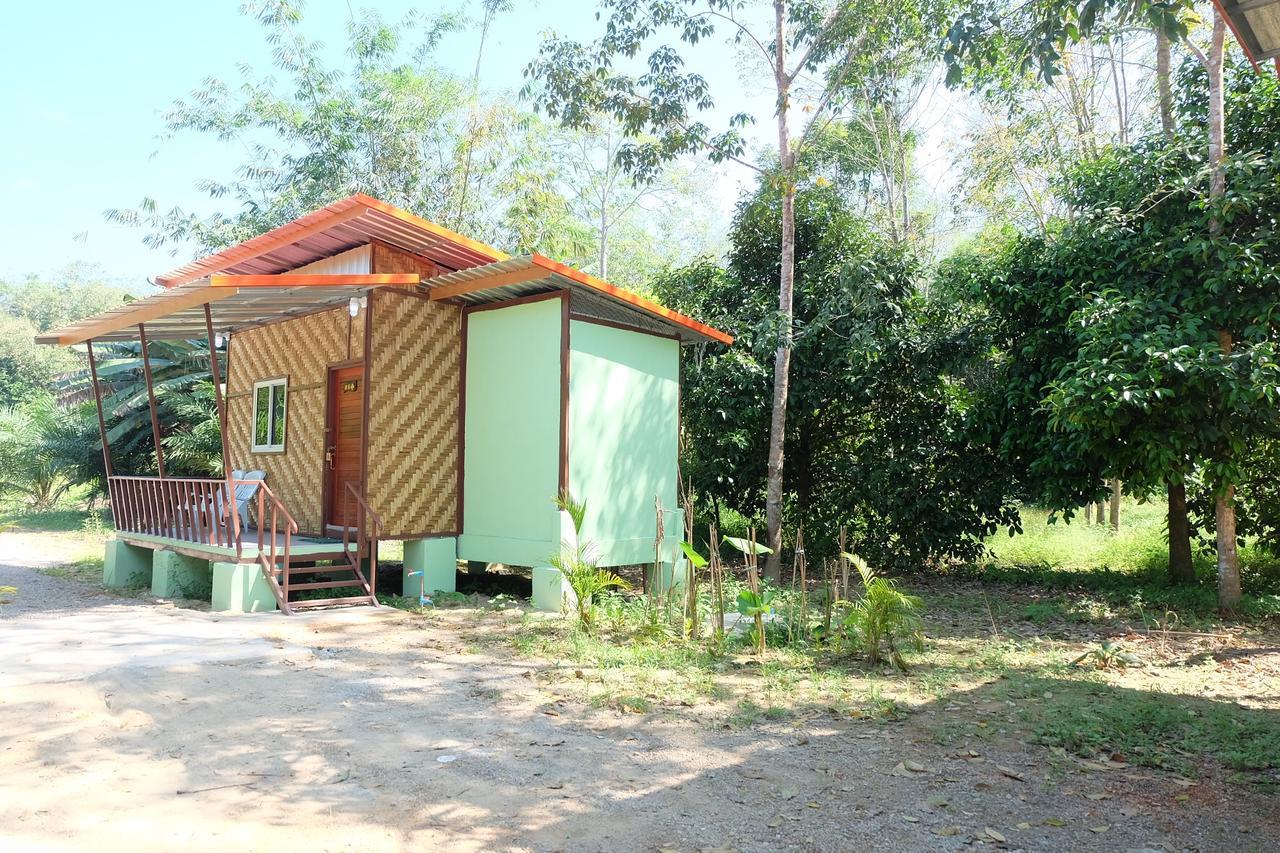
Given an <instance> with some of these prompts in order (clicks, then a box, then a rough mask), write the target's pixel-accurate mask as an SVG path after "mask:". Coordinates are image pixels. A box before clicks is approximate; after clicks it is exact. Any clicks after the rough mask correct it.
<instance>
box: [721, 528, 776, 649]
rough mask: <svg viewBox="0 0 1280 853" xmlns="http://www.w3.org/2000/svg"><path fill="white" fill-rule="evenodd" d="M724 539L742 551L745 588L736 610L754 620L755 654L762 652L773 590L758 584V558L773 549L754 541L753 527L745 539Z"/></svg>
mask: <svg viewBox="0 0 1280 853" xmlns="http://www.w3.org/2000/svg"><path fill="white" fill-rule="evenodd" d="M724 541H726V542H728V543H729V544H730V545H732V546H733V547H735V548H737V549H738V550H739V551H741V552H742V555H743V556H744V557H745V558H746V562H747V588H746V589H744V590H742V592H740V593H738V612H739V613H741V614H742V615H743V616H750V617H751V618H752V619H753V620H754V621H755V641H756V654H760V655H763V654H764V617H765V615H766V614H769V613H772V612H773V603H772V602H773V592H772V591H771V590H765V589H762V587H761V584H760V572H759V559H760V555H761V554H772V553H773V549H772V548H769V547H767V546H764V545H761V544H760V543H759V542H757V541H756V531H755V528H754V527H753V528H751V530H750V532H749V533H748V538H747V539H739V538H738V537H736V536H726V537H725V538H724Z"/></svg>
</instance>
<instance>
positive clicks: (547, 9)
mask: <svg viewBox="0 0 1280 853" xmlns="http://www.w3.org/2000/svg"><path fill="white" fill-rule="evenodd" d="M240 5H241V4H240V1H239V0H199V2H196V0H177V2H175V0H168V2H159V0H126V2H117V3H103V2H101V0H94V2H87V0H71V2H66V0H63V2H41V3H21V4H16V3H15V4H11V5H10V6H9V7H8V8H6V11H5V16H6V23H7V25H8V26H7V27H6V29H7V30H8V33H9V38H8V39H7V40H6V44H5V45H4V48H3V50H2V51H0V115H4V116H7V117H8V118H9V121H8V122H7V123H6V125H7V126H6V128H5V129H4V130H3V131H2V132H0V198H4V199H6V200H7V201H8V202H9V203H8V204H4V205H0V280H4V279H8V280H15V279H21V278H23V277H24V276H26V275H28V274H42V275H54V274H56V273H57V272H58V271H59V270H61V269H63V268H65V267H66V266H67V265H68V264H71V263H76V262H80V263H89V264H96V265H99V266H100V268H101V271H102V272H103V274H104V275H105V276H106V278H107V279H108V280H110V281H112V282H114V283H117V284H120V285H123V286H127V287H131V288H133V289H135V290H136V289H138V288H143V289H145V288H146V283H145V282H146V279H148V278H151V277H154V276H156V275H158V274H160V273H163V272H164V271H165V270H167V269H170V268H172V267H174V266H176V265H178V264H180V263H182V262H184V261H185V260H187V259H189V257H190V250H188V249H185V248H181V249H179V252H178V254H177V255H176V256H175V255H173V254H171V249H170V248H168V247H166V248H165V249H152V248H149V247H147V246H145V245H144V244H143V242H142V236H143V231H142V230H141V229H138V228H130V227H126V226H122V225H117V224H113V223H110V222H108V221H107V220H106V218H105V216H104V212H105V211H106V210H108V209H110V208H130V207H134V206H136V205H137V204H138V203H139V202H140V201H141V200H142V199H143V198H144V197H151V198H154V199H156V201H157V203H158V204H159V205H160V206H161V208H162V209H167V208H169V207H172V206H178V207H181V208H183V209H186V210H194V211H196V212H198V213H202V214H208V213H211V212H213V211H214V210H215V209H216V207H215V204H216V203H215V202H213V201H211V200H210V199H208V197H207V196H205V195H204V194H203V193H202V192H201V191H200V190H199V189H198V188H197V187H196V181H197V180H198V179H200V178H222V177H228V176H230V174H231V172H232V170H233V168H234V167H235V165H237V163H238V162H239V160H240V159H241V152H240V151H239V150H237V149H235V148H233V147H231V146H229V145H227V144H226V143H220V142H218V141H217V140H214V139H211V138H206V137H203V136H194V135H190V134H186V135H181V136H178V137H174V138H164V137H165V129H164V120H163V113H164V110H165V109H166V107H167V106H168V105H169V104H171V103H172V102H173V101H174V100H175V99H178V98H181V97H183V96H185V95H186V94H187V93H189V92H190V91H191V90H192V89H193V88H195V87H197V86H199V85H200V83H201V81H202V80H204V79H205V78H207V77H219V78H222V79H224V80H227V81H229V82H231V81H235V80H238V79H240V74H239V71H238V70H237V69H238V67H239V66H240V65H241V64H242V63H247V64H248V65H250V66H253V67H254V69H255V70H257V71H259V72H263V73H265V72H267V71H269V70H270V54H269V47H268V46H267V45H266V43H265V42H264V40H263V38H262V35H261V28H260V26H259V25H258V24H257V22H256V21H254V20H253V19H252V18H250V17H247V16H245V15H242V14H241V13H240V11H239V9H240ZM514 7H515V8H514V9H513V10H512V11H510V12H507V13H505V14H502V15H500V16H499V17H498V18H497V19H496V21H495V23H494V26H493V28H492V30H491V33H490V36H489V42H488V43H487V45H486V48H485V64H484V68H483V71H482V76H481V85H482V87H483V88H484V89H485V90H487V91H490V92H512V93H514V92H515V91H516V90H518V89H519V87H520V86H521V84H522V82H523V80H522V71H523V69H524V67H525V65H526V64H527V62H528V61H529V60H530V59H531V58H532V57H533V55H534V53H535V51H536V50H537V46H538V43H539V41H540V35H541V34H542V33H545V32H547V31H548V30H551V29H554V30H556V31H558V32H559V33H560V34H562V35H567V36H571V37H575V38H581V39H589V38H590V37H592V36H593V35H594V34H595V33H597V32H599V29H600V26H601V25H600V23H599V22H598V21H596V20H595V16H594V3H592V2H590V0H515V2H514ZM353 8H354V9H355V10H357V11H358V10H359V9H362V8H376V9H378V10H379V11H381V12H382V13H383V14H384V17H386V18H387V19H396V18H398V17H400V16H401V15H402V14H403V13H404V12H405V11H407V10H408V9H409V8H417V9H420V10H422V11H424V12H427V13H432V12H438V11H463V12H468V13H470V14H472V15H474V16H476V17H477V18H478V16H479V5H478V3H471V4H468V3H466V2H465V0H455V2H445V3H441V2H438V0H436V1H435V2H432V0H421V2H417V3H414V2H409V0H365V2H360V0H351V2H350V3H348V2H346V0H337V2H335V0H312V2H310V3H307V4H305V5H304V11H305V17H304V23H303V26H304V31H305V32H306V33H307V35H308V36H309V37H310V38H312V39H313V40H318V41H321V42H323V43H324V44H325V49H326V51H327V52H328V57H329V58H330V59H331V60H333V61H337V60H338V58H339V52H340V51H341V50H342V44H343V41H344V36H345V33H344V27H345V25H346V23H347V21H348V20H349V17H350V15H351V14H352V9H353ZM478 38H479V36H478V28H472V29H470V30H469V31H467V32H464V33H459V34H457V35H455V36H451V37H450V38H449V40H447V41H446V42H445V43H444V45H443V46H442V49H441V50H440V51H439V57H440V59H441V60H442V61H443V62H444V64H445V65H446V66H447V67H450V68H451V69H452V70H455V71H457V72H458V73H460V74H467V75H469V74H470V73H471V71H472V69H473V67H474V63H475V52H476V47H477V43H478ZM690 60H691V63H692V62H696V64H697V70H699V71H700V72H702V73H704V74H705V75H706V76H707V77H708V79H709V82H710V83H711V89H712V91H713V92H717V93H721V94H722V97H721V98H720V100H719V101H718V103H717V110H716V111H717V113H720V114H721V115H727V114H728V113H730V112H731V111H736V110H738V109H743V108H745V109H747V110H750V111H752V112H755V113H757V114H758V115H761V116H765V117H767V116H768V115H769V114H770V113H771V111H772V99H771V97H770V95H769V91H768V90H769V88H770V85H769V82H768V81H765V80H762V79H760V78H759V77H758V76H754V75H752V74H749V73H746V72H744V70H743V69H744V68H749V67H751V63H750V62H748V61H746V58H745V57H744V56H743V55H742V53H741V49H740V48H734V47H733V46H731V45H727V44H725V43H723V41H721V40H716V41H714V42H708V43H703V44H701V45H699V46H698V48H697V49H696V51H692V52H690ZM724 93H729V94H730V95H731V97H728V98H726V97H723V94H724ZM754 133H755V134H756V136H757V137H758V138H759V140H760V144H761V145H762V146H763V145H765V144H767V142H768V140H769V139H770V138H771V135H772V131H771V126H770V124H769V123H765V124H764V125H763V126H757V127H756V129H755V131H754ZM941 138H942V136H941V135H940V134H939V133H934V134H933V136H932V140H933V141H932V142H931V143H930V144H929V145H927V146H926V151H925V152H923V153H924V154H925V155H926V160H931V161H936V160H937V158H938V154H939V151H940V150H941V149H939V148H938V145H940V144H941V142H940V140H941ZM931 149H933V153H932V154H930V150H931ZM928 169H929V167H928V166H927V165H926V171H928ZM747 180H749V174H748V173H746V171H745V170H741V169H739V170H737V171H736V172H735V171H734V170H730V171H728V172H726V173H725V174H724V175H723V177H722V180H721V181H720V182H719V192H718V196H719V200H720V202H721V203H722V205H725V206H728V205H730V204H731V203H732V200H733V199H734V198H736V197H737V195H738V192H739V190H740V189H741V188H742V187H743V186H744V185H745V182H746V181H747ZM227 212H232V211H227Z"/></svg>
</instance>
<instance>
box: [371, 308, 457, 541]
mask: <svg viewBox="0 0 1280 853" xmlns="http://www.w3.org/2000/svg"><path fill="white" fill-rule="evenodd" d="M371 309H372V311H373V351H372V353H371V354H370V362H371V370H370V373H369V375H370V376H371V377H372V384H371V385H370V386H369V395H370V397H369V408H370V416H369V489H368V493H369V505H370V506H371V507H372V508H373V509H374V510H375V511H376V512H377V513H378V514H379V515H381V516H382V519H383V522H384V523H385V524H386V530H387V535H388V536H391V537H398V536H402V537H412V536H415V535H422V534H429V533H449V534H452V533H456V532H457V531H458V521H457V507H458V474H459V470H458V469H459V466H460V455H459V453H458V417H459V412H458V406H459V399H458V395H459V382H460V374H459V371H460V369H461V355H462V342H461V324H462V312H461V309H460V308H459V307H458V306H456V305H445V304H442V303H439V302H428V301H427V300H425V299H422V298H420V297H415V296H409V295H406V294H402V293H397V292H395V291H391V290H383V291H375V293H374V295H373V299H372V300H371Z"/></svg>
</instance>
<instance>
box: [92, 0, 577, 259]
mask: <svg viewBox="0 0 1280 853" xmlns="http://www.w3.org/2000/svg"><path fill="white" fill-rule="evenodd" d="M502 6H503V4H502V3H501V2H491V3H489V4H487V5H486V17H485V20H486V21H489V20H491V18H492V15H493V14H496V13H497V12H498V11H499V10H500V9H501V8H502ZM244 11H245V14H247V15H250V16H252V17H253V18H254V19H255V20H256V21H257V22H258V24H259V25H260V26H261V28H262V32H263V37H264V39H265V41H266V42H267V44H268V45H269V46H270V47H271V51H272V57H273V63H274V66H275V67H274V69H273V70H272V73H263V72H261V71H258V70H255V69H253V68H252V67H249V66H247V65H245V66H242V68H241V75H242V78H243V79H241V80H240V81H238V82H228V81H225V80H221V79H217V78H208V79H206V80H204V81H203V83H202V84H201V85H200V86H199V87H198V88H197V89H196V90H194V91H193V92H191V94H190V95H189V96H188V97H186V98H185V99H181V100H178V101H176V102H175V103H174V104H173V106H172V107H171V108H170V109H169V110H168V111H167V112H166V113H165V123H166V126H167V130H168V132H169V134H170V135H176V134H180V133H195V134H200V135H204V136H207V137H210V138H214V139H217V140H218V141H219V142H221V143H224V144H225V145H227V146H228V147H232V148H237V149H242V150H243V151H244V157H243V160H242V162H241V163H240V165H239V166H237V167H236V169H235V171H234V174H232V175H230V176H210V177H207V178H205V179H203V180H202V181H200V182H199V184H198V186H199V187H200V188H201V189H202V190H203V191H205V192H206V194H207V195H208V196H209V198H210V199H211V201H212V202H213V203H214V204H215V205H216V206H217V208H218V209H219V210H220V212H217V213H214V214H212V215H201V214H199V213H196V212H194V211H190V210H183V209H180V208H166V207H164V206H162V205H161V204H160V203H159V202H157V201H156V200H155V199H153V198H145V199H143V201H142V202H141V204H139V205H138V206H137V207H136V208H132V209H115V210H109V211H108V212H107V216H108V218H110V219H113V220H116V221H120V222H124V223H127V224H136V225H141V226H144V227H146V229H147V232H148V233H147V234H146V236H145V238H144V240H145V242H146V243H147V244H148V245H151V246H157V247H158V246H165V247H170V248H173V249H174V250H175V252H176V251H178V250H180V249H190V250H194V251H196V252H207V251H211V250H216V249H220V248H223V247H225V246H227V245H229V244H232V243H235V242H239V241H241V240H245V239H248V238H249V237H252V236H254V235H256V234H260V233H262V232H263V231H266V230H269V229H270V228H274V227H275V226H277V225H280V224H282V223H284V222H288V221H289V220H291V219H294V218H296V217H298V216H301V215H302V214H304V213H307V212H309V211H311V210H314V209H315V208H317V207H321V206H323V205H325V204H329V203H330V202H332V201H335V200H337V199H339V198H342V197H344V196H348V195H351V194H352V193H355V192H364V193H368V194H370V195H373V196H376V197H378V198H380V199H382V200H384V201H387V202H390V203H392V204H395V205H398V206H400V207H404V208H407V209H409V210H412V211H414V212H415V213H419V214H421V215H423V216H425V217H427V218H429V219H432V220H434V221H436V222H440V223H442V224H444V225H447V226H448V227H450V228H453V229H455V230H459V231H463V232H465V233H467V234H470V235H474V236H477V237H479V238H481V239H484V240H488V241H490V242H493V243H500V244H512V243H516V242H518V241H519V237H520V236H522V235H519V234H517V233H515V232H514V231H513V228H512V226H513V225H515V224H521V223H527V221H528V220H527V218H522V215H525V216H527V214H528V213H530V212H532V211H531V208H534V207H536V206H537V205H539V204H541V203H543V202H547V203H549V204H552V205H554V204H556V203H561V204H562V203H563V199H559V198H558V197H557V196H556V194H555V193H549V194H548V193H545V192H542V191H541V190H545V184H543V183H541V182H540V178H541V177H542V176H543V175H544V173H545V172H546V164H545V163H544V162H541V161H539V160H536V159H534V158H533V156H532V155H533V154H535V153H538V152H545V150H546V149H545V148H544V147H542V146H538V145H536V144H532V142H531V139H532V137H533V134H534V133H535V132H536V126H535V124H534V123H533V122H531V121H530V117H529V116H528V114H526V113H522V112H520V111H519V110H518V109H516V107H515V106H514V105H513V104H511V103H509V102H507V101H503V100H501V99H492V100H487V101H484V102H481V101H479V100H478V96H474V93H475V83H476V80H475V78H472V79H471V80H467V79H465V78H460V77H458V76H457V75H455V74H453V73H451V72H449V71H447V70H445V69H444V68H442V67H441V65H440V64H439V63H438V62H437V61H436V59H435V57H436V53H437V51H438V49H439V46H440V43H441V41H442V39H444V38H445V37H446V36H448V35H449V34H451V33H453V32H455V31H456V30H457V29H458V28H459V27H460V26H461V25H462V19H461V18H459V17H458V16H456V15H447V14H446V15H438V16H435V17H424V16H422V15H420V14H417V13H410V14H408V15H406V16H405V17H404V18H403V19H401V20H399V21H395V22H388V21H386V20H384V19H383V18H382V17H381V16H380V15H379V14H378V13H376V12H371V11H363V12H357V13H356V14H353V16H352V19H351V21H350V23H349V25H348V28H347V33H346V51H345V52H344V54H343V56H344V58H343V60H342V61H341V62H339V63H330V62H329V61H327V60H326V54H325V53H324V52H323V51H322V50H321V46H320V45H319V44H318V43H317V42H315V41H313V40H312V39H310V38H309V37H308V36H307V34H306V30H305V19H304V17H303V15H302V11H301V8H300V6H299V5H298V4H297V3H295V2H292V0H261V2H254V3H249V4H246V5H245V7H244ZM530 188H533V189H530ZM228 207H230V208H232V211H233V212H226V209H227V208H228ZM513 209H514V210H515V212H514V213H513ZM547 219H548V221H550V222H555V221H557V217H556V216H555V215H554V211H549V214H548V216H547ZM526 236H527V235H526ZM541 236H542V238H543V242H552V243H554V242H555V235H548V234H543V235H541Z"/></svg>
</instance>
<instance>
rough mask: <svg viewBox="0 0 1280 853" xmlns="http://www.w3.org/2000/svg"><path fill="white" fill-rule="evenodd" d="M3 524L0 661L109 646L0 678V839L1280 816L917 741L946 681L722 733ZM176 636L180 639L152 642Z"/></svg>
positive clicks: (1066, 840)
mask: <svg viewBox="0 0 1280 853" xmlns="http://www.w3.org/2000/svg"><path fill="white" fill-rule="evenodd" d="M3 539H4V535H3V534H0V553H4V554H6V560H7V562H6V563H3V564H0V583H15V585H17V586H19V587H20V589H21V593H20V600H23V599H25V601H24V602H23V604H24V607H23V609H22V610H21V611H19V610H17V608H16V606H15V608H14V610H13V612H11V613H9V614H7V615H6V616H5V617H3V619H2V620H0V622H7V624H8V628H9V630H11V631H12V633H10V634H8V635H5V636H0V675H2V674H3V672H4V671H5V668H6V667H11V666H12V661H13V659H14V657H16V655H15V651H14V650H15V649H18V648H21V647H22V646H23V644H24V643H25V642H26V641H25V640H24V639H23V632H26V635H27V636H28V637H34V636H35V634H36V633H37V629H41V630H48V631H60V632H61V637H62V639H63V640H68V641H73V642H74V643H76V644H77V645H74V646H68V647H66V648H62V649H61V650H55V651H56V653H55V654H53V655H52V656H51V657H50V658H49V659H48V660H46V661H45V663H44V664H43V665H44V666H45V667H47V670H48V672H50V673H56V672H57V671H58V668H59V667H62V668H63V669H66V668H67V667H68V664H67V661H68V660H76V659H79V658H82V657H85V656H88V655H90V654H91V653H96V651H100V650H102V649H106V650H108V651H109V652H110V653H111V654H112V655H115V656H116V657H117V659H115V660H114V661H101V660H100V661H98V662H96V663H95V664H94V665H92V666H87V667H81V669H82V670H83V671H82V672H80V673H79V674H78V675H77V674H74V673H72V674H71V675H66V673H63V675H64V676H65V677H61V678H58V679H56V680H54V681H45V682H43V683H35V682H27V683H11V684H9V685H7V686H5V685H4V684H3V682H2V681H0V731H3V732H4V733H5V735H6V739H5V741H4V743H3V747H2V748H0V848H5V847H7V848H8V849H28V848H41V849H77V848H79V849H82V848H83V847H84V846H87V845H93V846H95V847H98V848H102V849H115V848H117V847H129V848H131V849H133V850H138V851H141V850H158V849H173V848H178V847H181V848H186V849H210V850H211V849H227V848H232V847H234V848H241V849H246V850H254V849H271V850H280V849H283V850H308V851H310V850H347V849H358V850H403V849H449V850H530V851H554V850H572V851H578V850H583V851H597V850H599V851H626V850H645V851H655V850H657V851H676V850H680V851H689V852H690V853H692V851H708V850H716V851H723V850H737V851H743V853H746V851H761V853H763V851H773V850H809V851H840V850H859V851H863V850H920V851H925V850H960V849H966V848H969V847H972V846H981V845H986V846H989V847H994V848H998V849H1025V850H1080V851H1104V850H1107V851H1109V850H1159V849H1167V850H1183V849H1190V850H1223V849H1230V850H1235V849H1252V848H1258V849H1261V848H1266V847H1271V846H1273V844H1274V839H1275V838H1276V837H1278V836H1280V815H1278V813H1277V803H1276V801H1275V798H1272V797H1267V796H1263V795H1260V794H1258V793H1257V792H1256V791H1255V790H1251V789H1243V788H1232V787H1227V786H1225V785H1223V784H1220V783H1212V784H1211V783H1209V782H1204V783H1200V784H1192V785H1188V784H1186V783H1184V782H1182V781H1180V780H1177V778H1176V777H1173V776H1172V775H1170V774H1162V773H1159V772H1155V771H1141V772H1139V771H1138V770H1137V769H1136V768H1135V769H1130V768H1118V769H1106V768H1104V769H1096V768H1094V769H1089V768H1085V767H1077V766H1075V765H1073V764H1072V762H1071V761H1065V762H1051V761H1050V760H1049V759H1048V753H1047V751H1046V750H1043V749H1041V748H1039V747H1035V746H1031V745H1027V744H1021V743H1017V744H1001V743H996V742H982V743H972V744H968V743H966V744H958V745H956V744H953V745H951V746H947V747H943V746H940V745H938V744H937V743H936V742H935V741H934V740H933V739H932V738H931V736H930V735H929V732H928V729H927V727H926V726H924V725H919V724H917V722H916V721H917V720H923V719H924V718H925V717H926V716H927V715H935V716H934V719H936V717H937V715H945V714H948V713H950V711H949V710H948V708H947V707H946V706H945V705H944V704H943V703H939V705H938V706H937V707H933V708H928V709H925V710H924V711H923V712H921V714H919V715H917V716H915V717H913V718H910V719H909V720H908V721H905V722H896V723H873V722H858V721H850V720H841V719H836V718H834V717H831V716H829V715H823V714H819V715H816V716H813V717H811V718H810V719H795V720H790V721H787V722H785V723H770V724H765V725H759V726H755V727H752V728H748V729H744V730H728V729H717V728H710V727H708V726H707V725H706V724H705V723H699V722H691V721H688V720H685V719H681V718H680V717H678V716H670V715H634V714H622V713H619V712H616V711H613V710H608V709H592V708H589V707H584V706H581V705H576V704H573V703H570V702H567V701H564V700H561V699H560V698H558V697H556V696H554V695H552V694H549V693H548V692H547V690H546V689H545V688H542V687H540V686H539V680H538V679H537V678H536V677H533V676H535V674H536V673H537V672H538V671H539V670H540V669H541V668H543V667H546V666H548V665H549V664H546V663H542V662H539V661H534V660H525V659H518V658H501V659H499V658H495V657H493V656H489V655H483V654H472V653H469V652H468V651H467V649H468V648H469V647H470V646H469V643H468V641H467V639H466V638H467V632H468V630H476V623H475V622H474V617H473V616H469V615H468V614H467V613H465V612H459V611H454V612H449V613H442V614H437V615H436V618H433V619H430V620H426V619H419V618H413V617H410V616H408V615H405V614H401V613H399V612H397V611H391V610H388V609H382V610H378V611H374V610H372V609H367V610H360V611H356V610H349V611H342V612H333V613H316V614H309V615H308V616H307V617H305V618H286V617H280V616H270V615H263V614H258V615H254V616H250V617H242V618H225V617H220V616H219V615H217V614H209V613H195V612H191V611H180V610H174V609H172V608H164V607H158V606H155V605H154V604H152V603H148V602H141V601H134V600H129V599H121V598H119V597H114V596H106V595H104V594H103V593H101V592H97V591H95V590H94V589H93V587H92V586H91V585H89V584H84V583H79V582H76V581H70V580H62V579H57V578H50V577H47V576H43V575H41V574H39V573H38V572H36V571H34V568H33V567H34V566H35V565H36V561H35V560H31V561H26V562H21V563H19V562H17V561H16V559H15V558H16V555H15V554H13V553H12V552H11V551H8V550H5V543H4V541H3ZM77 607H83V608H85V609H80V610H78V609H77ZM468 620H470V621H468ZM192 626H199V627H198V631H204V632H207V634H205V635H200V636H197V637H196V638H195V639H194V640H191V636H192V634H191V632H193V631H196V630H197V629H196V628H193V627H192ZM175 634H178V635H182V636H185V637H187V639H188V640H190V642H185V643H179V646H180V648H179V649H178V651H176V652H175V651H173V650H167V651H166V650H161V651H159V652H157V648H158V645H157V644H158V642H159V640H157V637H158V636H160V635H164V636H167V637H168V638H169V640H170V641H173V637H174V635H175ZM123 638H127V641H125V640H124V639H123ZM237 645H239V646H244V647H249V648H250V649H251V654H248V655H240V656H237V655H235V654H234V653H233V651H234V649H235V648H236V647H237ZM197 651H200V652H202V653H204V654H205V655H206V656H205V657H201V656H200V655H199V654H197V653H196V652H197ZM72 668H73V669H74V667H72ZM6 841H7V842H8V843H7V844H6V843H5V842H6Z"/></svg>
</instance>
